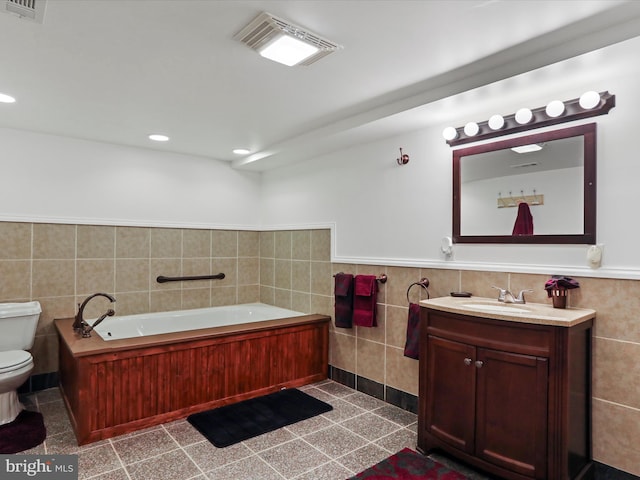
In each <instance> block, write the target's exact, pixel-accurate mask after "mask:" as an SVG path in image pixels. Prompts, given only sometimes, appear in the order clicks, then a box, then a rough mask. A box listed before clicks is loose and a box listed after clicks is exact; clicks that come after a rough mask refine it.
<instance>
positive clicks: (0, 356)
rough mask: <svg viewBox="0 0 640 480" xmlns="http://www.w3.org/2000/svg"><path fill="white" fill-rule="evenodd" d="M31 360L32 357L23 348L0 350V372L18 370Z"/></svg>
mask: <svg viewBox="0 0 640 480" xmlns="http://www.w3.org/2000/svg"><path fill="white" fill-rule="evenodd" d="M32 362H33V357H32V356H31V354H30V353H29V352H27V351H25V350H9V351H7V352H0V374H2V373H7V372H12V371H14V370H18V369H20V368H23V367H26V366H27V365H29V364H30V363H32Z"/></svg>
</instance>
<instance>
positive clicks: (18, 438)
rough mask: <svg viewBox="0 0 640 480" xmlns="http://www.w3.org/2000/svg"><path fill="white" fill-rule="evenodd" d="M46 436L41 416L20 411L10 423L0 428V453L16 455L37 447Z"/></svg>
mask: <svg viewBox="0 0 640 480" xmlns="http://www.w3.org/2000/svg"><path fill="white" fill-rule="evenodd" d="M46 436H47V429H46V428H45V426H44V421H43V419H42V414H41V413H40V412H32V411H30V410H22V411H21V412H20V414H19V415H18V416H17V417H16V419H15V420H14V421H13V422H11V423H5V424H4V425H1V426H0V453H18V452H23V451H25V450H29V449H31V448H33V447H37V446H38V445H40V444H41V443H42V442H44V439H45V438H46Z"/></svg>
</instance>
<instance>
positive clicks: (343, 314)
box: [334, 273, 353, 328]
mask: <svg viewBox="0 0 640 480" xmlns="http://www.w3.org/2000/svg"><path fill="white" fill-rule="evenodd" d="M334 292H335V322H336V327H340V328H352V326H353V325H352V323H353V275H351V274H350V273H338V274H336V279H335V290H334Z"/></svg>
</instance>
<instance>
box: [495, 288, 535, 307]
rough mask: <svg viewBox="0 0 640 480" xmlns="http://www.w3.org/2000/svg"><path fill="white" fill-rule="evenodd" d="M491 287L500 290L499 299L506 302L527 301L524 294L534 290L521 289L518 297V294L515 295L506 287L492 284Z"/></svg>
mask: <svg viewBox="0 0 640 480" xmlns="http://www.w3.org/2000/svg"><path fill="white" fill-rule="evenodd" d="M491 287H492V288H495V289H496V290H499V291H500V293H499V294H498V301H499V302H504V303H527V302H526V300H525V298H524V294H525V293H526V292H533V290H531V289H527V290H520V293H519V294H518V296H517V297H516V296H514V295H513V293H511V292H510V291H509V290H507V289H506V288H500V287H496V286H495V285H492V286H491Z"/></svg>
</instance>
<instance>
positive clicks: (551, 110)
mask: <svg viewBox="0 0 640 480" xmlns="http://www.w3.org/2000/svg"><path fill="white" fill-rule="evenodd" d="M545 112H546V113H547V115H549V116H550V117H552V118H556V117H559V116H560V115H562V114H563V113H564V103H562V102H561V101H560V100H553V101H551V102H549V104H548V105H547V108H546V109H545Z"/></svg>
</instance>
